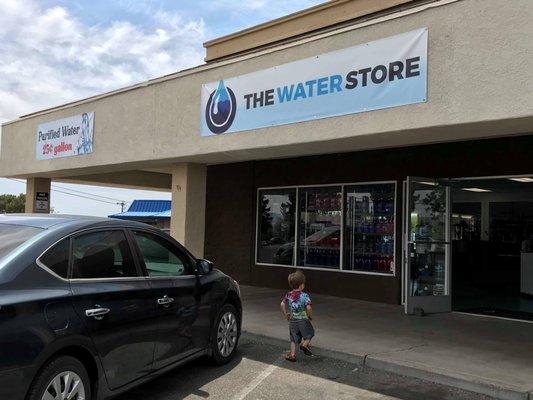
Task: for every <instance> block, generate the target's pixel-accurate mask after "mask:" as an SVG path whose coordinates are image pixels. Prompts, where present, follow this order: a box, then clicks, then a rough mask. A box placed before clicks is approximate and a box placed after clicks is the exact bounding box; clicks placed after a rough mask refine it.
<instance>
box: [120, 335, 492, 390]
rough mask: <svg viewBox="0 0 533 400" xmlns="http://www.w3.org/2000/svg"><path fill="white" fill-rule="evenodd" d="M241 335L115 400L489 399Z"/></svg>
mask: <svg viewBox="0 0 533 400" xmlns="http://www.w3.org/2000/svg"><path fill="white" fill-rule="evenodd" d="M284 354H285V349H283V348H280V347H276V346H272V345H269V344H266V343H262V342H260V341H256V340H255V339H254V340H251V339H247V338H242V339H241V343H240V346H239V352H238V354H237V357H236V358H235V359H234V360H233V362H231V363H230V364H228V365H225V366H223V367H215V366H212V365H210V364H209V363H208V362H206V361H204V360H198V361H196V362H193V363H191V364H189V365H186V366H183V367H181V368H178V369H176V370H174V371H172V372H169V373H168V374H166V375H164V376H162V377H160V378H158V379H156V380H154V381H151V382H149V383H147V384H145V385H143V386H140V387H138V388H136V389H134V390H132V391H130V392H128V393H126V394H124V395H122V396H120V397H118V398H117V400H146V399H150V400H181V399H187V400H192V399H210V400H219V399H220V400H245V399H246V400H259V399H265V400H266V399H268V400H271V399H280V400H285V399H287V400H288V399H291V400H294V399H305V400H315V399H316V400H319V399H320V400H346V399H357V400H374V399H380V400H389V399H391V400H392V399H402V400H411V399H412V400H414V399H424V400H442V399H450V400H451V399H454V400H462V399H464V400H466V399H469V400H487V399H490V398H488V397H483V396H479V395H475V394H473V393H469V392H463V391H458V390H455V389H451V388H447V387H443V386H439V385H433V384H429V383H427V382H423V381H418V380H415V379H411V378H405V377H402V376H398V375H391V374H387V373H384V372H380V371H375V370H371V369H368V368H363V369H362V368H360V367H358V366H356V365H354V364H350V363H346V362H343V361H339V360H335V359H331V358H325V357H313V358H308V357H305V356H304V355H303V354H302V355H300V357H299V360H298V362H296V363H289V362H287V361H285V360H284V359H283V356H284Z"/></svg>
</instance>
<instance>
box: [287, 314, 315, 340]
mask: <svg viewBox="0 0 533 400" xmlns="http://www.w3.org/2000/svg"><path fill="white" fill-rule="evenodd" d="M289 334H290V337H291V342H293V343H300V342H301V341H302V339H303V340H311V339H312V338H313V336H315V329H314V328H313V325H311V321H309V320H308V319H298V320H294V321H290V322H289Z"/></svg>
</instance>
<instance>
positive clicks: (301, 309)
mask: <svg viewBox="0 0 533 400" xmlns="http://www.w3.org/2000/svg"><path fill="white" fill-rule="evenodd" d="M283 302H285V304H286V305H287V312H288V313H289V315H290V317H291V319H292V320H298V319H307V318H308V316H307V308H306V307H307V306H310V305H311V298H310V297H309V295H308V294H307V293H305V292H302V291H301V290H291V291H290V292H287V293H286V294H285V296H284V297H283Z"/></svg>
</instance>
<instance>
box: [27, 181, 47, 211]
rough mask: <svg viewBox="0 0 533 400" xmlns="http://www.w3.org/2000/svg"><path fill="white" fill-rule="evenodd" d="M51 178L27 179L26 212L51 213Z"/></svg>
mask: <svg viewBox="0 0 533 400" xmlns="http://www.w3.org/2000/svg"><path fill="white" fill-rule="evenodd" d="M51 183H52V180H51V179H50V178H28V179H26V213H27V214H34V213H41V214H49V213H50V186H51Z"/></svg>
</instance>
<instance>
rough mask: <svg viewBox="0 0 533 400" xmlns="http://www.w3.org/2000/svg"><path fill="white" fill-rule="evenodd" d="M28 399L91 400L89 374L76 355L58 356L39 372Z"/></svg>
mask: <svg viewBox="0 0 533 400" xmlns="http://www.w3.org/2000/svg"><path fill="white" fill-rule="evenodd" d="M28 400H91V384H90V380H89V375H88V374H87V371H86V369H85V367H84V366H83V364H82V363H81V362H79V361H78V360H77V359H75V358H74V357H70V356H62V357H58V358H56V359H54V360H52V361H50V362H49V363H48V364H47V365H46V366H45V367H44V368H43V369H42V370H41V372H39V374H38V375H37V377H36V379H35V381H34V383H33V385H32V388H31V390H30V393H29V395H28Z"/></svg>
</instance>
